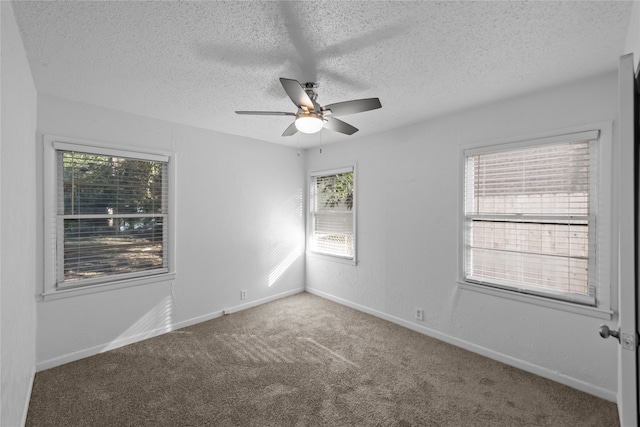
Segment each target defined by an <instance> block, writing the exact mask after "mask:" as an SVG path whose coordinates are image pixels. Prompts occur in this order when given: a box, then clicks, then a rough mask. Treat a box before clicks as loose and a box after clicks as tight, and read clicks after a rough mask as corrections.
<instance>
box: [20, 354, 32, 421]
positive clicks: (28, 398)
mask: <svg viewBox="0 0 640 427" xmlns="http://www.w3.org/2000/svg"><path fill="white" fill-rule="evenodd" d="M35 378H36V368H35V366H34V367H33V369H32V370H31V376H30V377H29V388H28V389H27V395H26V396H25V401H24V407H23V408H22V423H21V424H20V425H21V426H24V425H25V424H27V414H28V413H29V402H30V401H31V392H33V381H34V380H35Z"/></svg>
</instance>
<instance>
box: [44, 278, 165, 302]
mask: <svg viewBox="0 0 640 427" xmlns="http://www.w3.org/2000/svg"><path fill="white" fill-rule="evenodd" d="M175 278H176V273H164V274H157V275H154V276H147V277H138V278H135V279H128V280H118V281H114V282H109V283H101V284H97V285H90V286H82V287H79V288H70V289H58V290H55V289H50V290H47V291H45V292H44V293H43V294H42V298H43V299H44V301H53V300H57V299H62V298H72V297H77V296H81V295H88V294H95V293H97V292H106V291H113V290H116V289H122V288H130V287H132V286H140V285H147V284H151V283H157V282H168V281H170V280H174V279H175Z"/></svg>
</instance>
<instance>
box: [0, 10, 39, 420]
mask: <svg viewBox="0 0 640 427" xmlns="http://www.w3.org/2000/svg"><path fill="white" fill-rule="evenodd" d="M0 14H1V19H2V24H1V27H2V34H1V39H2V42H1V43H2V44H1V50H2V66H1V70H0V74H1V75H2V84H1V91H2V120H1V123H2V136H1V139H0V141H1V150H0V162H1V163H0V164H1V165H0V170H1V173H0V183H1V190H0V192H1V194H2V204H1V208H0V218H1V219H2V221H1V224H2V225H1V227H0V236H2V238H1V239H0V241H1V244H0V292H1V295H2V296H1V298H0V347H1V351H0V377H1V388H0V396H1V406H0V425H2V426H7V427H9V426H19V425H22V422H23V417H24V416H25V414H26V409H27V407H28V403H29V395H30V390H31V384H32V381H33V373H34V370H33V369H34V362H35V333H36V315H35V296H34V292H33V287H34V283H35V280H36V279H35V273H34V271H35V262H34V259H35V254H36V235H35V230H34V224H35V222H36V206H35V199H36V195H35V175H36V171H35V163H34V161H33V160H34V158H35V145H34V137H35V133H36V89H35V86H34V84H33V79H32V78H31V69H30V68H29V64H28V62H27V58H26V54H25V51H24V47H23V45H22V39H21V37H20V33H19V31H18V27H17V25H16V21H15V17H14V15H13V8H12V6H11V3H9V2H6V1H3V2H0Z"/></svg>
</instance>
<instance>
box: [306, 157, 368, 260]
mask: <svg viewBox="0 0 640 427" xmlns="http://www.w3.org/2000/svg"><path fill="white" fill-rule="evenodd" d="M348 172H352V173H353V206H352V208H351V215H352V217H353V227H352V236H353V237H352V241H353V256H352V257H347V256H340V255H334V254H328V253H323V252H317V251H314V250H313V248H312V240H313V212H312V204H313V203H314V200H313V199H312V195H311V184H312V183H313V180H314V178H316V177H318V176H328V175H338V174H342V173H348ZM357 181H358V177H357V171H356V164H355V163H353V164H351V165H348V166H338V167H333V168H328V169H318V170H313V171H310V172H309V174H308V180H307V245H306V246H307V250H306V252H307V255H310V256H313V257H317V258H320V259H325V260H329V261H335V262H340V263H343V264H348V265H356V264H357V253H358V251H357V248H358V244H357V242H358V239H357V215H356V213H357V205H358V202H357V199H358V197H357Z"/></svg>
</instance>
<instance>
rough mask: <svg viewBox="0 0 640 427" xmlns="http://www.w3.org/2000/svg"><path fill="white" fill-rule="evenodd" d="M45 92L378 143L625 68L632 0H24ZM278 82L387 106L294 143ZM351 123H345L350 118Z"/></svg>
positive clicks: (24, 27) (257, 129) (227, 127)
mask: <svg viewBox="0 0 640 427" xmlns="http://www.w3.org/2000/svg"><path fill="white" fill-rule="evenodd" d="M14 10H15V14H16V18H17V20H18V24H19V26H20V29H21V31H22V35H23V40H24V43H25V47H26V50H27V55H28V58H29V61H30V64H31V69H32V73H33V76H34V80H35V84H36V87H37V89H38V91H39V92H40V93H44V94H50V95H55V96H59V97H63V98H67V99H71V100H76V101H80V102H85V103H90V104H95V105H99V106H104V107H108V108H113V109H117V110H122V111H127V112H132V113H137V114H142V115H145V116H150V117H155V118H160V119H165V120H169V121H174V122H178V123H184V124H188V125H193V126H197V127H202V128H208V129H214V130H218V131H222V132H226V133H231V134H237V135H244V136H248V137H252V138H257V139H261V140H266V141H271V142H274V143H278V144H286V145H290V146H294V147H301V148H306V147H311V146H317V145H324V144H329V143H335V142H340V141H346V140H349V139H353V138H357V137H363V136H366V135H371V134H373V133H378V132H381V131H385V130H388V129H393V128H397V127H400V126H403V125H406V124H410V123H415V122H418V121H421V120H424V119H426V118H429V117H434V116H437V115H441V114H444V113H447V112H450V111H454V110H459V109H463V108H467V107H470V106H474V105H478V104H481V103H486V102H492V101H494V100H498V99H502V98H506V97H511V96H515V95H518V94H522V93H526V92H531V91H534V90H537V89H540V88H543V87H548V86H552V85H556V84H561V83H564V82H567V81H571V80H575V79H580V78H582V77H587V76H590V75H594V74H598V73H602V72H606V71H609V70H613V69H615V68H616V67H617V61H618V57H619V56H620V55H621V54H622V53H623V52H622V50H623V46H624V40H625V37H626V31H627V26H628V22H629V14H630V10H631V3H630V2H449V1H447V2H396V1H386V2H373V1H367V2H352V1H340V2H333V1H328V2H315V1H313V2H302V1H298V2H256V1H250V2H247V1H245V2H218V1H211V2H208V1H201V2H189V1H179V2H174V1H162V2H149V1H146V2H105V1H86V2H77V1H75V2H74V1H71V2H66V1H65V2H50V1H44V2H37V1H24V2H22V1H19V2H15V3H14ZM279 77H287V78H292V79H296V80H298V81H300V82H306V81H317V82H319V84H320V87H319V89H318V93H319V96H318V102H319V103H320V104H322V105H325V104H330V103H335V102H340V101H345V100H349V99H359V98H369V97H379V98H380V100H381V102H382V109H379V110H374V111H369V112H364V113H359V114H355V115H350V116H346V117H344V118H343V120H344V121H346V122H348V123H350V124H352V125H354V126H356V127H358V128H359V129H360V131H359V132H358V133H356V134H354V135H353V136H345V135H341V134H337V133H335V132H332V131H330V130H323V131H322V132H321V133H320V134H316V135H301V134H297V135H294V136H292V137H281V136H280V135H281V134H282V132H283V131H284V129H285V128H286V127H287V126H288V125H289V124H290V123H291V117H277V116H239V115H236V114H234V111H235V110H270V111H291V112H295V110H296V108H295V106H294V105H293V104H292V103H291V101H290V100H289V99H288V97H287V96H286V95H285V93H284V91H283V90H282V87H281V86H280V84H279V82H278V78H279ZM341 118H342V117H341Z"/></svg>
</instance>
